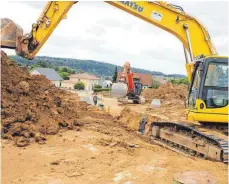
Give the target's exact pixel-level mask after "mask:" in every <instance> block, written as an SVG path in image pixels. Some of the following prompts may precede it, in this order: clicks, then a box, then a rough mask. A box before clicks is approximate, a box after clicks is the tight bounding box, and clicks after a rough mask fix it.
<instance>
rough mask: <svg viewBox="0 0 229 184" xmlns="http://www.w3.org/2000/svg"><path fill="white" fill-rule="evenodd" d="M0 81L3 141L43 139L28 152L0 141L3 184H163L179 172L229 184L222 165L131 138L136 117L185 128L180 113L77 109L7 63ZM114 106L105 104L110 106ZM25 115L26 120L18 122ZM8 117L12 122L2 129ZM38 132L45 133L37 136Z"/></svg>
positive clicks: (70, 97)
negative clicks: (178, 122) (176, 123)
mask: <svg viewBox="0 0 229 184" xmlns="http://www.w3.org/2000/svg"><path fill="white" fill-rule="evenodd" d="M12 76H14V77H12ZM8 78H9V79H8ZM1 80H2V98H3V101H4V103H3V102H2V110H3V111H2V117H3V119H2V125H3V126H2V129H3V131H4V134H3V136H6V137H8V138H12V139H13V140H16V142H17V144H18V145H19V146H20V145H22V146H24V145H26V144H29V143H31V141H32V140H33V139H34V140H38V141H41V142H43V141H44V140H46V139H47V140H46V142H45V143H46V144H31V145H30V146H28V147H17V146H14V145H12V141H10V140H9V139H1V141H0V145H1V149H2V183H4V184H51V183H55V184H62V183H64V184H72V183H82V184H92V183H101V184H105V183H114V184H119V183H126V184H134V183H146V184H147V183H152V184H154V183H155V184H157V183H160V184H167V183H168V184H169V183H172V182H173V177H174V174H176V173H180V172H183V171H193V172H199V171H200V172H202V171H206V172H208V173H209V174H210V175H211V176H213V177H215V178H216V180H217V182H218V183H219V184H226V183H228V179H227V177H228V174H227V172H228V169H227V165H225V164H223V163H218V162H212V161H208V160H203V159H199V158H188V157H185V156H183V155H180V154H177V153H175V152H172V151H171V150H168V149H165V148H163V147H160V146H158V145H155V144H151V143H150V141H149V138H148V137H147V136H144V135H139V134H138V133H137V132H136V131H133V130H137V128H138V120H139V119H140V116H141V115H145V114H149V115H150V116H149V117H151V118H155V119H154V120H168V119H169V120H173V121H176V120H183V119H185V115H184V108H176V107H169V106H167V107H163V108H157V109H152V108H150V106H149V104H144V105H142V104H141V105H130V106H128V105H127V106H126V107H129V109H128V108H125V107H121V109H118V108H113V109H112V108H111V112H112V113H113V111H114V112H116V111H117V112H120V111H121V110H122V109H123V108H124V110H123V111H122V112H121V115H120V116H119V117H118V119H117V118H113V117H112V116H110V115H108V114H106V113H105V112H103V111H99V110H97V109H95V108H93V107H91V106H88V105H86V104H85V103H81V102H79V98H78V96H77V95H76V94H74V93H67V92H65V91H62V90H60V89H57V88H56V87H54V86H52V85H51V84H50V83H49V81H47V80H46V79H45V78H43V77H41V76H36V77H33V76H30V75H29V74H28V73H26V72H24V71H22V70H21V69H18V68H17V67H16V66H15V65H14V64H13V63H12V62H11V61H8V60H5V61H2V79H1ZM4 80H5V81H8V82H4ZM11 80H12V81H11ZM24 81H25V82H24ZM8 88H9V89H10V90H9V91H8ZM45 91H47V93H45ZM44 97H46V99H45V98H44ZM55 97H56V98H57V97H59V98H57V99H58V100H55ZM113 101H114V99H110V101H108V102H107V103H108V104H109V105H112V104H113V103H114V102H113ZM60 102H61V103H60ZM105 102H106V101H105ZM34 104H36V106H35V105H34ZM31 105H34V106H32V107H36V108H30V106H31ZM21 106H22V107H21ZM117 107H118V106H117ZM119 108H120V107H119ZM28 109H29V110H30V111H31V112H32V115H31V117H30V116H29V117H30V119H29V120H27V119H26V121H24V120H25V119H23V117H24V116H25V115H26V117H27V114H26V113H25V112H27V110H28ZM58 110H59V111H60V112H59V111H58ZM30 111H29V112H30ZM56 111H57V113H56ZM7 113H8V114H7ZM17 114H19V115H20V116H19V115H17ZM10 117H11V118H13V119H14V120H15V121H16V120H17V121H16V122H12V120H11V121H8V122H7V121H6V120H9V119H10ZM15 117H16V118H15ZM21 117H22V118H21ZM20 118H21V119H20ZM18 120H19V121H18ZM21 120H23V121H21ZM60 120H61V121H60ZM72 121H74V124H73V123H72ZM59 123H61V124H59ZM66 123H68V124H66ZM72 124H73V125H72ZM41 125H43V127H44V128H43V129H39V127H41ZM66 125H67V126H66ZM18 127H19V128H18ZM31 127H34V129H32V128H31ZM17 128H18V129H17ZM72 128H73V130H69V131H65V130H66V129H72ZM15 130H16V131H15ZM40 130H45V131H40ZM79 130H80V131H79ZM30 131H31V132H32V134H31V135H33V134H35V135H34V136H32V137H31V135H30V134H29V135H30V137H29V138H26V136H28V134H27V133H25V132H30ZM33 131H34V132H33ZM15 132H16V134H15ZM50 132H51V133H50ZM49 134H55V135H49ZM28 141H29V142H28Z"/></svg>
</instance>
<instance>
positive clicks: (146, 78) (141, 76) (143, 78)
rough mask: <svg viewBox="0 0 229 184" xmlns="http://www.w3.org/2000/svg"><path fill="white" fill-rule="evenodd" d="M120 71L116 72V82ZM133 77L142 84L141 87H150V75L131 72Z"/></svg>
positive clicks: (151, 80)
mask: <svg viewBox="0 0 229 184" xmlns="http://www.w3.org/2000/svg"><path fill="white" fill-rule="evenodd" d="M121 73H122V72H118V74H117V79H116V81H117V82H118V80H119V78H120V76H121ZM133 78H134V79H137V80H139V81H140V82H141V83H142V84H143V89H145V88H149V87H152V82H153V79H152V75H151V74H145V73H133Z"/></svg>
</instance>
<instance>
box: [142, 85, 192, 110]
mask: <svg viewBox="0 0 229 184" xmlns="http://www.w3.org/2000/svg"><path fill="white" fill-rule="evenodd" d="M187 89H188V87H187V86H186V85H177V86H176V85H173V84H172V83H165V84H163V85H161V86H160V87H159V88H158V89H145V90H144V91H143V92H142V96H143V97H145V98H146V101H147V102H151V101H152V100H153V99H161V101H162V107H164V106H174V105H176V106H184V102H185V99H186V96H187Z"/></svg>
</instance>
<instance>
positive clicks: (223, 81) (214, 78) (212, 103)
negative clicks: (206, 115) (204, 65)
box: [202, 62, 228, 108]
mask: <svg viewBox="0 0 229 184" xmlns="http://www.w3.org/2000/svg"><path fill="white" fill-rule="evenodd" d="M202 96H203V97H204V99H203V100H204V101H205V104H206V107H207V108H220V107H225V106H227V105H228V64H227V63H221V62H210V63H209V65H208V69H207V72H206V78H205V82H204V87H203V95H202Z"/></svg>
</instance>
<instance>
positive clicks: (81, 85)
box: [74, 82, 85, 90]
mask: <svg viewBox="0 0 229 184" xmlns="http://www.w3.org/2000/svg"><path fill="white" fill-rule="evenodd" d="M74 89H78V90H84V89H85V85H84V83H83V82H77V83H75V85H74Z"/></svg>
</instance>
